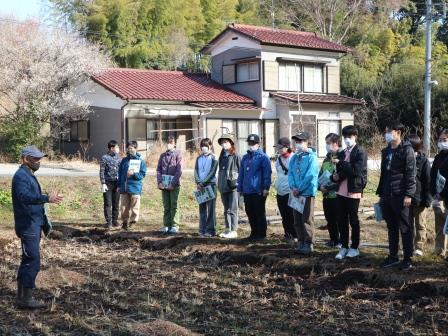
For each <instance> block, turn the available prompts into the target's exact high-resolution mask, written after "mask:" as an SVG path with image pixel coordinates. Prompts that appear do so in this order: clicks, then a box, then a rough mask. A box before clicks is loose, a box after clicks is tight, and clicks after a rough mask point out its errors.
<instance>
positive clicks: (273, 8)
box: [271, 0, 275, 30]
mask: <svg viewBox="0 0 448 336" xmlns="http://www.w3.org/2000/svg"><path fill="white" fill-rule="evenodd" d="M271 19H272V30H274V29H275V5H274V0H272V3H271Z"/></svg>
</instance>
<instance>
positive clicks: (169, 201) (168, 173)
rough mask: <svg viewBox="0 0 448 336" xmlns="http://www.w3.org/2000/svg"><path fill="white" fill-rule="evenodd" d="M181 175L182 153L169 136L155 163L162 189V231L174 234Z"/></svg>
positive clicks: (158, 181) (176, 228) (159, 185)
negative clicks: (164, 149) (157, 161)
mask: <svg viewBox="0 0 448 336" xmlns="http://www.w3.org/2000/svg"><path fill="white" fill-rule="evenodd" d="M181 176H182V155H181V153H180V151H178V150H176V139H175V138H174V137H173V136H169V137H168V140H167V143H166V151H165V152H164V153H162V154H161V155H160V158H159V163H158V164H157V183H158V187H159V189H160V190H162V199H163V208H164V212H163V224H164V228H163V229H162V231H163V232H165V233H168V234H176V233H178V231H179V221H180V219H179V218H180V213H179V211H178V205H177V202H178V199H179V191H180V177H181Z"/></svg>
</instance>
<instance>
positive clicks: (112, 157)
mask: <svg viewBox="0 0 448 336" xmlns="http://www.w3.org/2000/svg"><path fill="white" fill-rule="evenodd" d="M120 162H121V159H120V155H119V154H117V153H107V154H105V155H103V156H102V158H101V163H100V181H101V183H102V184H105V183H106V181H107V182H116V181H117V180H118V168H119V167H120Z"/></svg>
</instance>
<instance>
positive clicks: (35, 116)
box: [0, 18, 109, 137]
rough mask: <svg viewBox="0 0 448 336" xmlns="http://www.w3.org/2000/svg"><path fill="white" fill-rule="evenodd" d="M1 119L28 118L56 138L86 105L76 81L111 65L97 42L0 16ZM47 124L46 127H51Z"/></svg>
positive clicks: (82, 113)
mask: <svg viewBox="0 0 448 336" xmlns="http://www.w3.org/2000/svg"><path fill="white" fill-rule="evenodd" d="M0 45H1V48H0V72H1V74H2V75H1V76H0V121H1V122H2V124H4V123H6V124H7V123H14V122H21V121H27V122H28V123H32V124H33V125H34V126H38V127H39V128H40V129H43V128H47V129H49V130H51V135H52V136H53V137H58V136H59V134H60V133H61V132H62V131H63V128H64V127H66V126H67V122H68V121H69V120H74V119H82V118H84V117H85V116H86V115H87V113H88V112H89V108H88V103H87V102H86V101H85V100H84V99H83V98H80V97H79V96H77V95H76V94H75V93H74V89H75V87H76V86H77V85H79V83H81V82H82V81H84V80H85V79H87V78H89V77H90V76H91V75H93V74H95V73H98V72H99V71H102V70H103V69H104V68H105V67H107V66H109V61H108V58H107V56H105V55H104V54H103V53H101V52H100V48H99V46H96V45H92V44H89V43H87V42H86V41H85V40H83V39H82V38H80V37H79V36H77V35H74V34H69V33H66V32H63V31H58V30H53V29H50V28H45V27H42V26H41V25H40V24H39V23H37V22H34V21H24V22H18V21H16V20H15V19H14V18H3V19H2V20H0ZM49 126H50V127H49Z"/></svg>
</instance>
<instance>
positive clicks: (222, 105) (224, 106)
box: [191, 103, 260, 110]
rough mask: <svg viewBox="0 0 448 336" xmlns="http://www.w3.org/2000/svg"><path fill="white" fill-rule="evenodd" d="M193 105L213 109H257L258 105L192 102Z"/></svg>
mask: <svg viewBox="0 0 448 336" xmlns="http://www.w3.org/2000/svg"><path fill="white" fill-rule="evenodd" d="M191 105H193V106H198V107H202V108H212V109H214V110H258V109H260V107H258V106H255V105H253V104H241V103H192V104H191Z"/></svg>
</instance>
